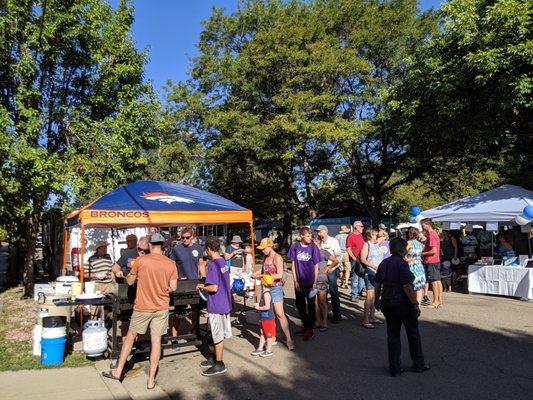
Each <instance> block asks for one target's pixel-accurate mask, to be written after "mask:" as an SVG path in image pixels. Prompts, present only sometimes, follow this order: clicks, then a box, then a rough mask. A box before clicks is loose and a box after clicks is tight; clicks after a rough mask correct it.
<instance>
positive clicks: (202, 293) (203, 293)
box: [198, 289, 209, 301]
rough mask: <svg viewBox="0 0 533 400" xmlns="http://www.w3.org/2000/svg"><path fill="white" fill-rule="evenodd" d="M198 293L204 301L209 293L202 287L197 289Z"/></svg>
mask: <svg viewBox="0 0 533 400" xmlns="http://www.w3.org/2000/svg"><path fill="white" fill-rule="evenodd" d="M198 294H199V295H200V297H201V298H202V299H203V300H204V301H207V298H208V297H209V294H208V293H207V291H206V290H204V289H199V290H198Z"/></svg>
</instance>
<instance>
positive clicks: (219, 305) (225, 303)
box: [205, 257, 231, 314]
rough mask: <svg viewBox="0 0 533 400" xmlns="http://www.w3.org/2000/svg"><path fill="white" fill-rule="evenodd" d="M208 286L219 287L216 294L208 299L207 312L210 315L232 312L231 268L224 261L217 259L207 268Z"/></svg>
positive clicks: (206, 281)
mask: <svg viewBox="0 0 533 400" xmlns="http://www.w3.org/2000/svg"><path fill="white" fill-rule="evenodd" d="M205 284H206V285H217V286H218V290H217V291H216V292H215V293H209V297H207V312H208V313H210V314H228V313H230V312H231V287H230V284H229V267H228V266H227V265H226V262H225V261H224V259H223V258H222V257H221V258H217V259H216V260H213V261H211V262H210V263H209V265H208V267H207V277H206V278H205Z"/></svg>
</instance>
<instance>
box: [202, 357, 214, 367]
mask: <svg viewBox="0 0 533 400" xmlns="http://www.w3.org/2000/svg"><path fill="white" fill-rule="evenodd" d="M213 365H215V361H214V360H213V359H212V358H208V359H207V360H204V361H202V362H201V363H200V367H202V368H211V367H212V366H213Z"/></svg>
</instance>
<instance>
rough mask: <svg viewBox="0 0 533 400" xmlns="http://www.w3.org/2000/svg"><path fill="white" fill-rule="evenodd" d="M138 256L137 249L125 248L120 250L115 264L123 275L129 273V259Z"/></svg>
mask: <svg viewBox="0 0 533 400" xmlns="http://www.w3.org/2000/svg"><path fill="white" fill-rule="evenodd" d="M138 256H139V253H138V252H137V249H125V250H124V251H122V254H121V255H120V258H119V259H118V260H117V264H118V265H119V266H120V269H121V270H122V272H123V273H124V275H127V274H129V272H130V270H131V260H135V259H136V258H137V257H138Z"/></svg>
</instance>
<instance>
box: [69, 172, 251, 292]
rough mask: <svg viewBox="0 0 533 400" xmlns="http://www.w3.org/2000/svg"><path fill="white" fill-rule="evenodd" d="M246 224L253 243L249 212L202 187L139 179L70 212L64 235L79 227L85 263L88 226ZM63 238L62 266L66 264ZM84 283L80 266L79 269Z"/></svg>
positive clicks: (81, 251) (82, 258)
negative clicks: (200, 188)
mask: <svg viewBox="0 0 533 400" xmlns="http://www.w3.org/2000/svg"><path fill="white" fill-rule="evenodd" d="M235 223H246V224H249V226H250V232H251V234H250V237H251V240H252V249H253V248H254V246H253V225H252V223H253V220H252V212H251V211H250V210H247V209H245V208H243V207H241V206H239V205H238V204H236V203H234V202H232V201H230V200H228V199H225V198H224V197H221V196H218V195H216V194H213V193H209V192H206V191H204V190H199V189H195V188H193V187H190V186H185V185H180V184H177V183H170V182H158V181H138V182H134V183H130V184H127V185H123V186H120V187H119V188H117V189H115V190H113V191H111V192H109V193H107V194H105V195H104V196H102V197H100V198H99V199H97V200H95V201H94V202H92V203H90V204H88V205H86V206H84V207H82V208H80V209H79V210H76V211H75V212H73V213H71V214H70V215H69V216H68V217H67V219H66V230H65V237H68V234H69V231H70V230H71V229H72V228H75V227H79V228H80V243H79V245H80V249H81V250H80V262H79V263H80V265H82V266H83V265H84V262H85V261H86V260H85V246H86V237H85V233H86V229H87V228H110V229H111V228H128V227H131V228H136V227H172V226H183V225H197V226H199V225H204V224H235ZM67 243H68V241H67V240H64V256H63V268H64V269H65V267H66V263H67V257H66V253H67V246H66V245H67ZM80 281H82V282H83V268H80Z"/></svg>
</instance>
